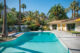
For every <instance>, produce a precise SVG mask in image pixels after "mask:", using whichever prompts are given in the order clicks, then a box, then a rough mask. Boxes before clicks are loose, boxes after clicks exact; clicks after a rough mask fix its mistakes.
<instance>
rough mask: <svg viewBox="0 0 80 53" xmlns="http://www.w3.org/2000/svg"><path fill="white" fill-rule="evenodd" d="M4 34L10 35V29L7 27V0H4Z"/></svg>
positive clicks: (5, 35)
mask: <svg viewBox="0 0 80 53" xmlns="http://www.w3.org/2000/svg"><path fill="white" fill-rule="evenodd" d="M2 33H3V34H2V36H4V37H7V36H8V29H7V16H6V0H4V17H3V30H2Z"/></svg>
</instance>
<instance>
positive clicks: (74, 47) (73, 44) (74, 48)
mask: <svg viewBox="0 0 80 53" xmlns="http://www.w3.org/2000/svg"><path fill="white" fill-rule="evenodd" d="M52 32H53V33H54V34H55V35H56V36H57V37H58V38H59V39H61V40H62V42H63V43H64V44H65V45H66V46H67V47H68V48H69V50H70V51H71V52H72V53H80V36H76V35H75V34H74V35H72V33H69V32H64V31H52Z"/></svg>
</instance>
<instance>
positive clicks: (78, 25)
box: [75, 22, 80, 32]
mask: <svg viewBox="0 0 80 53" xmlns="http://www.w3.org/2000/svg"><path fill="white" fill-rule="evenodd" d="M75 31H78V32H80V22H77V23H76V25H75Z"/></svg>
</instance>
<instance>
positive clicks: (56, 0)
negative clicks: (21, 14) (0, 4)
mask: <svg viewBox="0 0 80 53" xmlns="http://www.w3.org/2000/svg"><path fill="white" fill-rule="evenodd" d="M2 1H3V0H2ZM6 1H7V5H8V6H9V7H10V8H13V7H15V8H16V10H17V11H19V0H6ZM72 1H73V0H21V3H25V4H26V5H27V8H26V9H25V11H29V10H30V11H36V10H39V11H40V12H44V13H45V14H47V13H48V11H49V9H50V8H51V7H52V6H54V5H56V4H61V5H62V6H63V7H64V8H68V7H69V5H70V3H71V2H72ZM79 1H80V0H79ZM67 15H68V17H71V11H70V12H69V13H67Z"/></svg>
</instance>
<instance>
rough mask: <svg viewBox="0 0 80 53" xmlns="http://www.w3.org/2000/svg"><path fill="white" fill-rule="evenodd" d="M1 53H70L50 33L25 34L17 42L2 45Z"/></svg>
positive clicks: (0, 47) (0, 45)
mask: <svg viewBox="0 0 80 53" xmlns="http://www.w3.org/2000/svg"><path fill="white" fill-rule="evenodd" d="M0 53H68V51H67V49H66V48H65V47H64V46H63V45H62V44H61V43H60V41H59V40H58V39H57V37H56V36H55V35H54V34H53V33H50V32H25V33H24V34H23V35H21V36H20V37H18V38H17V39H15V40H12V41H8V42H3V43H0Z"/></svg>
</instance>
